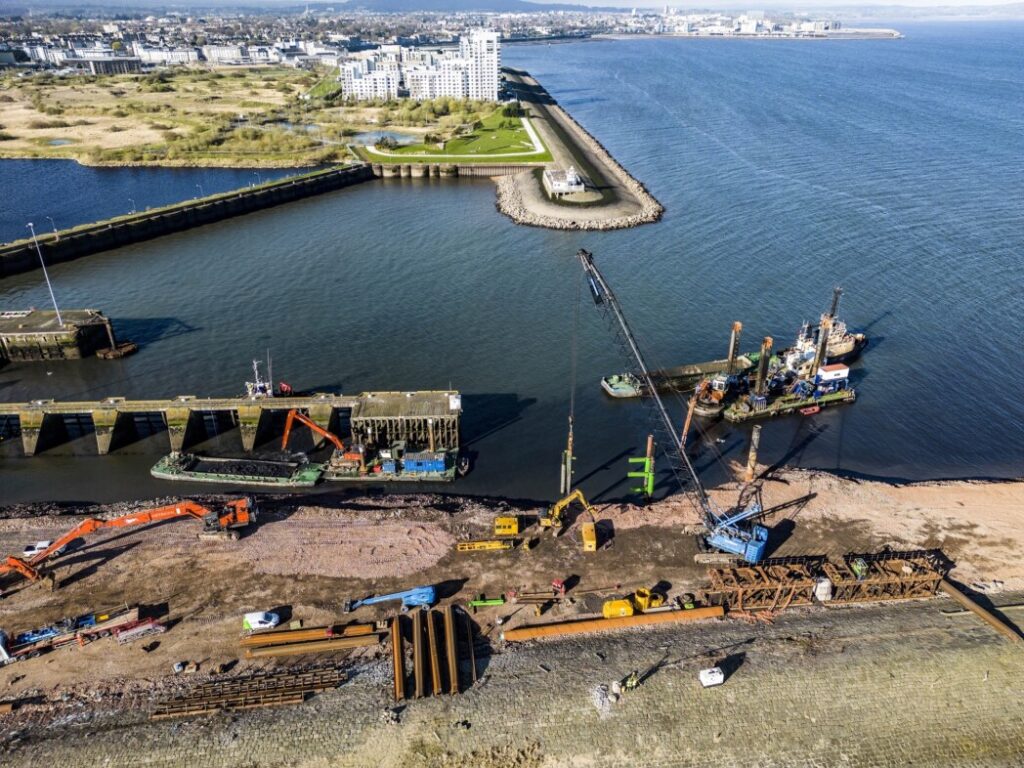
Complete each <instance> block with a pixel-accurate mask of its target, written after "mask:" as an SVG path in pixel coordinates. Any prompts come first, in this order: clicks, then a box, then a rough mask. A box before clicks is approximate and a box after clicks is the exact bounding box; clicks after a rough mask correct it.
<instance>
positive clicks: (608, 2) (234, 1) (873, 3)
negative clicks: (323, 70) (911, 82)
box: [7, 0, 1024, 14]
mask: <svg viewBox="0 0 1024 768" xmlns="http://www.w3.org/2000/svg"><path fill="white" fill-rule="evenodd" d="M522 2H524V3H527V4H531V5H537V6H539V7H541V8H542V7H544V6H545V5H575V6H579V7H580V8H587V7H590V8H602V9H606V8H609V9H610V8H619V9H629V8H638V9H639V8H643V9H650V8H655V9H656V8H664V7H665V6H669V7H671V8H679V9H685V10H692V11H694V12H714V11H718V10H723V11H737V10H757V11H771V12H774V13H786V14H813V13H814V12H815V11H816V10H819V9H824V8H827V9H830V10H831V9H836V10H842V11H846V12H850V13H856V12H858V11H859V10H862V9H863V10H871V11H875V10H878V9H880V8H891V9H893V11H897V12H898V10H899V9H901V8H912V9H914V10H927V9H934V10H936V11H942V10H947V9H953V8H972V9H977V8H991V9H992V10H993V11H1006V10H1019V11H1021V13H1022V14H1024V2H1021V0H1008V1H1007V2H992V0H948V1H947V2H935V0H896V1H895V2H894V1H893V0H860V2H857V3H850V2H848V0H814V2H811V3H807V4H803V5H799V6H796V7H793V6H789V5H788V4H787V5H782V4H779V3H778V2H777V0H776V2H769V3H763V4H759V3H756V2H754V3H749V2H744V1H743V0H718V1H717V2H714V3H701V2H691V1H687V2H679V1H678V0H670V2H657V1H656V0H638V2H632V3H631V2H628V1H627V2H624V1H623V0H549V1H548V2H545V0H522ZM302 5H308V6H310V7H311V8H316V9H322V8H324V7H325V6H332V7H334V8H335V10H337V11H344V10H349V9H356V8H358V7H359V6H360V1H359V0H336V1H335V0H312V2H308V3H306V2H304V1H303V0H197V1H196V2H189V3H184V4H183V3H180V2H173V1H172V2H164V0H22V2H12V3H10V5H9V7H8V9H7V12H8V13H10V12H12V11H16V10H17V9H19V8H27V9H33V10H35V9H39V10H47V9H52V8H57V7H59V8H68V7H72V6H73V7H96V6H102V7H106V8H115V7H119V6H123V7H124V10H125V12H130V11H133V10H135V11H137V10H139V9H142V8H165V9H167V10H172V9H173V10H177V11H185V12H190V11H191V10H192V9H208V8H214V7H218V8H242V7H246V8H254V7H260V6H268V7H270V6H302ZM367 5H372V3H370V2H368V3H367ZM408 5H409V8H410V9H415V10H421V9H419V8H415V2H414V0H410V2H409V3H408ZM437 5H438V3H437V2H436V0H434V1H432V2H425V3H424V8H423V9H422V10H424V11H425V12H433V11H431V10H430V9H431V7H432V6H437ZM482 6H483V7H482V8H481V10H480V12H481V13H488V12H490V11H487V10H486V6H487V2H486V0H482ZM461 12H467V11H461Z"/></svg>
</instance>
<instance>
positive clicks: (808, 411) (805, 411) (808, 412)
mask: <svg viewBox="0 0 1024 768" xmlns="http://www.w3.org/2000/svg"><path fill="white" fill-rule="evenodd" d="M800 413H801V414H802V415H804V416H813V415H814V414H816V413H821V406H820V405H812V406H810V407H809V408H801V409H800Z"/></svg>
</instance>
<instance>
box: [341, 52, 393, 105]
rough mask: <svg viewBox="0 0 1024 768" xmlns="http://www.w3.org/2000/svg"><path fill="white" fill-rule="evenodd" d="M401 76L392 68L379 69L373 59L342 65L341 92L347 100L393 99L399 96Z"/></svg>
mask: <svg viewBox="0 0 1024 768" xmlns="http://www.w3.org/2000/svg"><path fill="white" fill-rule="evenodd" d="M398 78H399V75H398V73H397V72H396V71H393V70H392V69H391V68H390V67H384V68H382V69H377V66H376V62H374V61H373V59H358V60H356V61H349V62H346V63H344V64H342V65H341V76H340V78H339V79H340V80H341V92H342V93H343V94H344V95H345V98H346V99H356V100H363V99H393V98H395V97H397V96H398Z"/></svg>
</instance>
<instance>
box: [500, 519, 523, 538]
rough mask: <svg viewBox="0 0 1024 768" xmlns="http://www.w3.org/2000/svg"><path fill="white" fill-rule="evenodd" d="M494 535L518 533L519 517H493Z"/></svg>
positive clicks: (514, 534)
mask: <svg viewBox="0 0 1024 768" xmlns="http://www.w3.org/2000/svg"><path fill="white" fill-rule="evenodd" d="M494 535H495V536H518V535H519V518H518V517H496V518H494Z"/></svg>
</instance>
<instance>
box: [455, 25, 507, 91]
mask: <svg viewBox="0 0 1024 768" xmlns="http://www.w3.org/2000/svg"><path fill="white" fill-rule="evenodd" d="M459 55H460V57H461V58H463V59H465V60H466V61H467V62H468V63H469V98H471V99H483V100H486V101H497V100H498V81H499V73H500V71H501V42H500V39H499V37H498V33H497V32H495V31H494V30H492V29H472V30H470V31H469V34H466V35H463V36H462V38H461V39H460V40H459Z"/></svg>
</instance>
